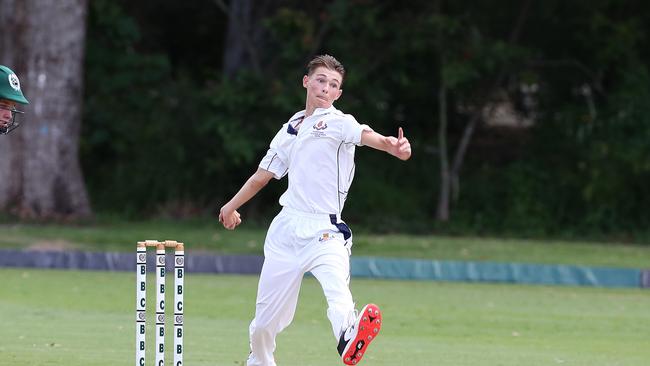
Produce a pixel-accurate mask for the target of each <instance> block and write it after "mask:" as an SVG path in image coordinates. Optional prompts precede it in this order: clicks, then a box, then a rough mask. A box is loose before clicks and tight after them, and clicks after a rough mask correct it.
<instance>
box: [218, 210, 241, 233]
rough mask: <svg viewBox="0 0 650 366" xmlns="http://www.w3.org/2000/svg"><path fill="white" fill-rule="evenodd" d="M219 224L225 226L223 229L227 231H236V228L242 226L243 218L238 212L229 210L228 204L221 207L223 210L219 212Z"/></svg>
mask: <svg viewBox="0 0 650 366" xmlns="http://www.w3.org/2000/svg"><path fill="white" fill-rule="evenodd" d="M219 222H220V223H221V224H223V227H225V228H226V229H228V230H235V228H236V227H237V226H238V225H239V224H241V216H240V215H239V212H237V210H233V209H231V208H229V207H228V205H227V204H226V205H224V206H223V207H221V210H219Z"/></svg>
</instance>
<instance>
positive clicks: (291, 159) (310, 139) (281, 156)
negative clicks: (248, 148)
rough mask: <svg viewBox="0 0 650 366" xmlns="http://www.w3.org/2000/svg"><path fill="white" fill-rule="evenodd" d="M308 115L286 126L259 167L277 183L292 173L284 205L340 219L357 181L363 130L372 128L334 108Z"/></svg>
mask: <svg viewBox="0 0 650 366" xmlns="http://www.w3.org/2000/svg"><path fill="white" fill-rule="evenodd" d="M304 116H305V111H304V110H303V111H300V112H298V113H296V114H294V115H293V116H292V117H291V118H290V119H289V121H288V122H287V123H285V124H284V125H283V126H282V128H281V129H280V131H278V133H277V134H276V135H275V137H274V138H273V140H272V141H271V144H270V146H269V150H268V152H267V154H266V156H264V158H263V159H262V161H261V162H260V165H259V166H260V168H262V169H265V170H268V171H270V172H272V173H273V175H274V176H275V178H276V179H281V178H282V177H283V176H285V175H286V174H287V173H288V174H289V187H288V188H287V190H286V192H284V194H282V196H281V197H280V205H282V206H286V207H290V208H293V209H296V210H298V211H302V212H309V213H322V214H337V215H340V214H341V211H343V205H344V203H345V199H346V198H347V195H348V189H349V188H350V185H351V184H352V179H353V178H354V149H355V146H356V145H361V133H362V132H363V130H364V129H368V130H371V129H370V127H368V126H367V125H361V124H359V122H357V121H356V119H354V117H353V116H351V115H349V114H345V113H343V112H341V111H339V110H338V109H336V108H334V107H333V106H332V107H330V108H327V109H323V108H317V109H316V110H315V111H314V114H312V115H311V116H309V117H307V118H304Z"/></svg>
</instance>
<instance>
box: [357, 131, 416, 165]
mask: <svg viewBox="0 0 650 366" xmlns="http://www.w3.org/2000/svg"><path fill="white" fill-rule="evenodd" d="M361 143H362V144H363V145H366V146H370V147H372V148H374V149H377V150H381V151H385V152H387V153H389V154H391V155H393V156H395V157H396V158H398V159H400V160H408V159H409V158H410V157H411V144H410V143H409V140H408V139H407V138H406V137H404V131H403V130H402V128H401V127H400V128H399V130H398V132H397V137H393V136H384V135H381V134H379V133H377V132H375V131H372V130H364V131H363V132H362V133H361Z"/></svg>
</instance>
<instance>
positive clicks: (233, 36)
mask: <svg viewBox="0 0 650 366" xmlns="http://www.w3.org/2000/svg"><path fill="white" fill-rule="evenodd" d="M215 2H216V4H217V6H219V8H220V9H221V10H222V11H223V12H224V13H225V14H226V15H227V16H228V30H227V32H226V44H225V47H224V55H223V74H224V76H226V77H227V78H231V77H233V76H234V75H235V74H236V73H237V72H238V71H239V70H241V69H245V68H250V69H252V70H253V71H254V72H255V73H258V74H260V73H261V72H262V66H261V61H260V55H259V50H260V48H261V44H262V41H263V37H264V28H263V26H262V24H261V23H260V22H261V19H262V16H264V15H266V12H267V11H268V5H269V1H259V0H258V1H253V0H234V1H230V4H229V5H226V3H225V2H224V1H223V0H215Z"/></svg>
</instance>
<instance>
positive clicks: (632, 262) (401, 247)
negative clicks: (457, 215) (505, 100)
mask: <svg viewBox="0 0 650 366" xmlns="http://www.w3.org/2000/svg"><path fill="white" fill-rule="evenodd" d="M265 229H266V228H265V227H262V228H259V227H255V226H254V225H251V224H249V223H247V224H245V225H243V226H241V227H240V228H238V229H237V230H235V231H227V230H224V229H223V228H222V227H220V226H219V223H218V222H216V220H213V221H206V220H198V221H182V222H177V221H145V222H124V221H116V222H109V221H106V222H98V223H96V224H93V225H86V226H63V225H27V224H6V223H5V224H0V248H23V249H34V250H40V249H55V250H59V249H61V250H88V251H106V250H108V251H133V250H134V246H135V242H136V241H138V240H144V239H159V240H163V239H173V240H178V241H183V242H185V243H186V244H187V246H186V247H187V251H188V253H191V252H193V251H208V252H213V253H225V254H233V253H239V254H258V255H261V254H262V246H263V243H264V236H265V234H266V232H265ZM353 230H354V228H353ZM353 255H355V256H381V257H402V258H429V259H440V260H468V261H469V260H471V261H499V262H523V263H546V264H575V265H592V266H610V267H631V268H647V267H649V266H650V264H649V263H650V245H648V244H625V243H616V242H614V243H598V242H575V241H571V242H569V241H557V240H524V239H500V238H476V237H446V236H434V235H429V236H414V235H375V234H367V233H363V232H355V237H354V247H353Z"/></svg>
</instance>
